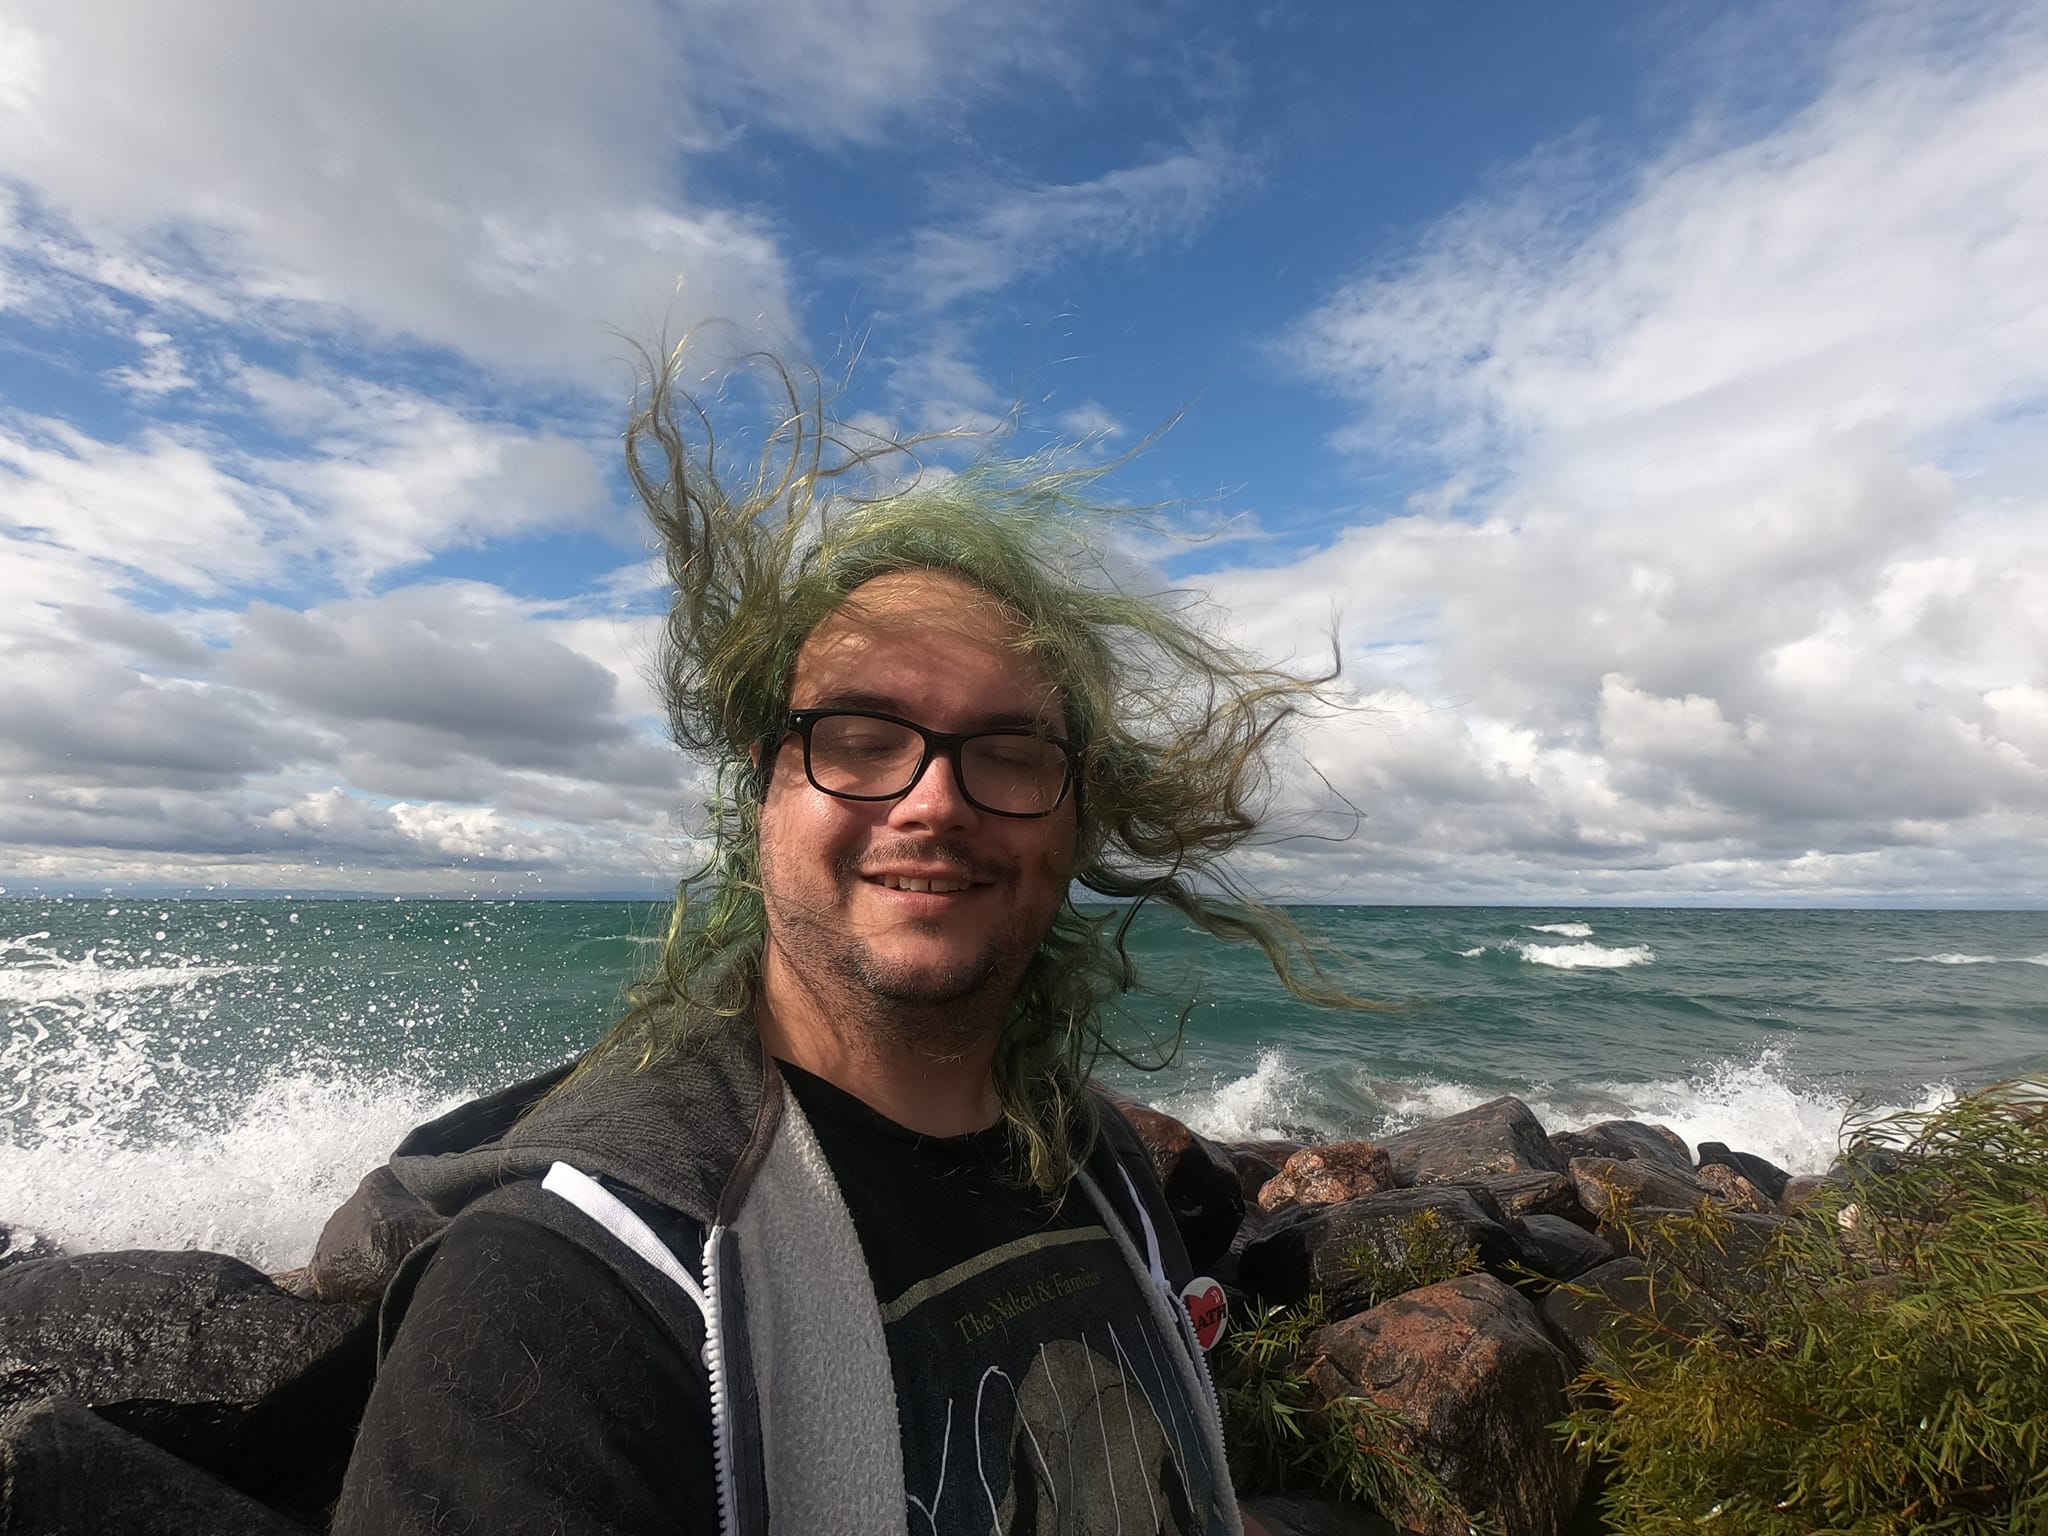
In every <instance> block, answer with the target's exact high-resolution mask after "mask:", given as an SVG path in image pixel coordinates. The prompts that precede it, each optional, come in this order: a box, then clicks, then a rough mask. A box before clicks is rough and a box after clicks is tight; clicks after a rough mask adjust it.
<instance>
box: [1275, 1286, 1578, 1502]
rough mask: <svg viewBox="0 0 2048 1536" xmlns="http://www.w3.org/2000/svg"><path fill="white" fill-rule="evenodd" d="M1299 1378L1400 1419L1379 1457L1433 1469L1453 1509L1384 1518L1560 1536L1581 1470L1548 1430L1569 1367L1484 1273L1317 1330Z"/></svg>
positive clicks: (1559, 1412) (1533, 1319) (1513, 1298)
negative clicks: (1391, 1455)
mask: <svg viewBox="0 0 2048 1536" xmlns="http://www.w3.org/2000/svg"><path fill="white" fill-rule="evenodd" d="M1310 1349H1311V1351H1312V1353H1313V1355H1314V1356H1315V1357H1317V1358H1316V1359H1315V1363H1314V1364H1312V1365H1311V1366H1310V1367H1309V1380H1310V1381H1311V1383H1313V1384H1314V1386H1315V1388H1316V1390H1317V1392H1319V1393H1320V1394H1322V1396H1324V1397H1325V1398H1336V1397H1344V1396H1364V1397H1369V1398H1371V1399H1372V1400H1373V1401H1375V1402H1376V1403H1378V1404H1379V1405H1380V1406H1381V1407H1384V1408H1390V1409H1393V1410H1394V1411H1395V1412H1396V1413H1398V1414H1400V1415H1401V1423H1400V1426H1399V1427H1398V1428H1396V1429H1393V1430H1392V1431H1391V1432H1390V1438H1391V1439H1392V1441H1393V1444H1392V1446H1391V1449H1393V1450H1394V1451H1396V1452H1397V1453H1400V1454H1404V1455H1407V1456H1411V1457H1413V1458H1414V1459H1415V1460H1417V1461H1419V1462H1420V1463H1421V1464H1422V1465H1423V1466H1425V1467H1427V1468H1428V1469H1429V1470H1430V1471H1431V1472H1433V1473H1435V1474H1436V1476H1437V1477H1438V1479H1440V1480H1441V1481H1442V1483H1443V1485H1444V1489H1445V1491H1446V1492H1447V1493H1448V1494H1449V1495H1450V1498H1451V1500H1452V1502H1453V1503H1454V1504H1455V1506H1456V1508H1454V1509H1451V1510H1444V1509H1431V1508H1428V1507H1420V1506H1419V1507H1414V1508H1400V1509H1393V1510H1390V1511H1389V1513H1390V1514H1392V1515H1394V1516H1395V1517H1396V1518H1398V1519H1400V1520H1402V1521H1403V1522H1405V1523H1406V1524H1407V1525H1409V1526H1410V1527H1411V1528H1413V1529H1415V1530H1417V1531H1421V1532H1424V1533H1426V1536H1466V1532H1467V1531H1468V1529H1469V1527H1470V1522H1471V1521H1472V1520H1473V1519H1474V1518H1475V1517H1478V1516H1482V1515H1483V1516H1485V1517H1487V1518H1488V1519H1489V1520H1490V1521H1491V1522H1492V1528H1493V1529H1495V1530H1499V1531H1504V1532H1506V1531H1511V1532H1514V1533H1515V1536H1561V1533H1562V1532H1563V1531H1564V1529H1565V1527H1566V1525H1567V1524H1568V1523H1569V1521H1570V1520H1571V1517H1572V1513H1573V1511H1574V1510H1576V1509H1577V1507H1578V1503H1579V1492H1580V1489H1581V1487H1582V1486H1583V1484H1584V1481H1585V1466H1584V1463H1583V1462H1582V1461H1581V1460H1580V1459H1579V1458H1578V1457H1577V1456H1575V1455H1573V1454H1571V1453H1570V1452H1568V1451H1567V1450H1566V1449H1565V1447H1564V1442H1563V1441H1562V1440H1561V1439H1559V1437H1558V1436H1557V1434H1556V1433H1555V1432H1554V1431H1553V1430H1552V1429H1551V1427H1550V1426H1551V1425H1553V1424H1555V1423H1556V1422H1557V1421H1558V1420H1559V1419H1561V1418H1563V1417H1564V1414H1565V1412H1566V1408H1567V1404H1566V1400H1565V1383H1566V1382H1567V1381H1568V1380H1570V1378H1571V1374H1572V1372H1571V1363H1570V1361H1569V1359H1568V1358H1567V1357H1566V1355H1565V1353H1564V1351H1563V1350H1561V1349H1559V1348H1558V1346H1557V1345H1556V1344H1555V1343H1553V1342H1552V1341H1551V1339H1550V1337H1549V1335H1548V1334H1546V1333H1545V1332H1544V1330H1543V1325H1542V1323H1541V1322H1540V1321H1538V1319H1537V1316H1536V1312H1535V1310H1534V1308H1532V1307H1531V1306H1530V1304H1529V1302H1528V1301H1527V1299H1525V1298H1524V1297H1523V1296H1521V1295H1520V1294H1519V1293H1518V1292H1516V1291H1514V1290H1511V1289H1510V1288H1509V1287H1507V1286H1505V1285H1503V1284H1501V1283H1500V1281H1498V1280H1496V1279H1494V1278H1493V1277H1492V1276H1491V1275H1465V1276H1462V1277H1460V1278H1458V1279H1456V1280H1446V1281H1443V1282H1441V1283H1440V1284H1437V1285H1431V1286H1425V1287H1423V1288H1422V1289H1421V1290H1418V1291H1410V1292H1408V1293H1407V1294H1406V1295H1404V1296H1397V1297H1395V1298H1394V1299H1393V1300H1392V1301H1389V1302H1386V1303H1384V1304H1382V1305H1380V1306H1377V1307H1374V1308H1372V1309H1371V1310H1370V1311H1366V1312H1361V1313H1359V1314H1358V1315H1357V1316H1356V1317H1348V1318H1345V1319H1343V1320H1342V1321H1341V1322H1336V1323H1332V1324H1331V1325H1330V1326H1328V1327H1327V1328H1323V1329H1321V1330H1319V1331H1318V1332H1317V1333H1316V1335H1315V1337H1314V1338H1313V1339H1312V1340H1311V1341H1310Z"/></svg>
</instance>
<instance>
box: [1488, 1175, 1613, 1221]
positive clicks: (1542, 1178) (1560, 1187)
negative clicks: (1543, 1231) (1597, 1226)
mask: <svg viewBox="0 0 2048 1536" xmlns="http://www.w3.org/2000/svg"><path fill="white" fill-rule="evenodd" d="M1459 1182H1461V1183H1463V1184H1465V1185H1467V1186H1468V1187H1470V1188H1473V1189H1483V1190H1485V1191H1486V1192H1487V1193H1488V1194H1490V1195H1492V1196H1493V1198H1494V1199H1496V1200H1498V1201H1499V1202H1500V1208H1501V1209H1502V1210H1503V1211H1505V1212H1507V1214H1508V1215H1510V1216H1536V1215H1543V1216H1563V1217H1565V1218H1566V1219H1567V1220H1571V1221H1580V1222H1584V1221H1587V1220H1590V1218H1589V1217H1588V1216H1587V1215H1586V1213H1585V1211H1584V1209H1583V1208H1581V1206H1580V1205H1579V1192H1578V1190H1576V1189H1575V1188H1573V1187H1572V1181H1571V1178H1570V1176H1569V1175H1568V1174H1562V1173H1496V1174H1490V1175H1488V1176H1487V1177H1486V1178H1483V1179H1463V1180H1460V1181H1459Z"/></svg>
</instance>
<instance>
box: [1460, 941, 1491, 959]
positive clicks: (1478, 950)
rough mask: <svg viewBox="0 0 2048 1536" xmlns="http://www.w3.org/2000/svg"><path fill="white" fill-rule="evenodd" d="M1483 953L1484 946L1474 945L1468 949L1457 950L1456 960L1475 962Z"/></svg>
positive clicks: (1484, 950) (1484, 951)
mask: <svg viewBox="0 0 2048 1536" xmlns="http://www.w3.org/2000/svg"><path fill="white" fill-rule="evenodd" d="M1485 953H1486V946H1485V945H1484V944H1474V945H1473V946H1472V947H1471V948H1470V949H1461V950H1459V951H1458V958H1459V959H1460V960H1477V959H1478V958H1479V957H1480V956H1481V955H1483V954H1485Z"/></svg>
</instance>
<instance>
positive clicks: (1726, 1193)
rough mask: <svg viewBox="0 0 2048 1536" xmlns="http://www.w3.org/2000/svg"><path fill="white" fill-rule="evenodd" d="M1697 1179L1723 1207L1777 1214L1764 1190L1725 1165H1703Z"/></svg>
mask: <svg viewBox="0 0 2048 1536" xmlns="http://www.w3.org/2000/svg"><path fill="white" fill-rule="evenodd" d="M1697 1177H1698V1179H1699V1181H1700V1182H1701V1183H1702V1184H1704V1185H1706V1186H1707V1188H1708V1189H1711V1190H1712V1191H1713V1192H1714V1198H1715V1199H1716V1200H1719V1201H1720V1202H1721V1203H1722V1204H1723V1205H1728V1206H1733V1207H1734V1208H1735V1209H1736V1210H1738V1211H1757V1212H1762V1213H1765V1214H1768V1215H1773V1216H1775V1215H1776V1214H1777V1211H1778V1208H1777V1207H1776V1206H1775V1205H1773V1204H1772V1203H1771V1202H1770V1201H1769V1200H1768V1199H1766V1198H1765V1196H1764V1192H1763V1191H1762V1190H1760V1189H1758V1188H1757V1187H1756V1186H1755V1185H1754V1184H1752V1183H1750V1182H1749V1180H1747V1179H1745V1178H1744V1177H1743V1176H1742V1175H1741V1174H1739V1173H1737V1172H1736V1171H1735V1170H1734V1169H1733V1168H1731V1167H1729V1166H1728V1165H1727V1164H1725V1163H1703V1164H1701V1165H1700V1171H1699V1173H1698V1175H1697Z"/></svg>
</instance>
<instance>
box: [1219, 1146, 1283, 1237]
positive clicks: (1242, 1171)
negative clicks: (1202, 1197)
mask: <svg viewBox="0 0 2048 1536" xmlns="http://www.w3.org/2000/svg"><path fill="white" fill-rule="evenodd" d="M1218 1145H1220V1146H1221V1147H1222V1148H1223V1152H1224V1155H1225V1156H1227V1157H1228V1158H1229V1159H1230V1161H1231V1164H1232V1165H1233V1166H1234V1167H1235V1168H1236V1169H1237V1187H1238V1189H1239V1190H1240V1191H1242V1192H1243V1194H1244V1198H1245V1201H1246V1205H1245V1208H1244V1209H1245V1215H1246V1217H1247V1218H1249V1217H1250V1215H1251V1213H1252V1212H1253V1211H1254V1210H1256V1209H1258V1201H1259V1191H1260V1190H1262V1189H1264V1188H1265V1187H1266V1186H1267V1185H1268V1184H1270V1183H1272V1181H1273V1180H1274V1179H1276V1178H1278V1177H1279V1175H1280V1169H1281V1167H1282V1166H1283V1164H1281V1163H1275V1162H1271V1161H1269V1160H1268V1159H1266V1158H1264V1157H1261V1156H1260V1155H1259V1154H1258V1153H1256V1152H1247V1151H1245V1149H1244V1148H1243V1147H1240V1146H1236V1145H1233V1144H1232V1143H1230V1142H1227V1141H1226V1142H1220V1143H1218ZM1243 1230H1244V1228H1243V1227H1242V1226H1240V1227H1239V1228H1238V1231H1239V1232H1240V1233H1242V1232H1243Z"/></svg>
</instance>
